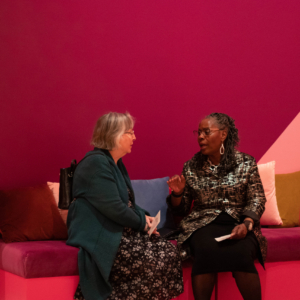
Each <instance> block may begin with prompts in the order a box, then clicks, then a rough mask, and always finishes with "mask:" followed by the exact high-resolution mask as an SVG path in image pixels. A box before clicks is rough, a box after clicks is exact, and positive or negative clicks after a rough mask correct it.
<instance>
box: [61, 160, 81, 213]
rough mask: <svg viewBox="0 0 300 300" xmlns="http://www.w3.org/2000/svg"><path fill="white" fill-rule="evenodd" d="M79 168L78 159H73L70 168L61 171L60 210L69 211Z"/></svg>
mask: <svg viewBox="0 0 300 300" xmlns="http://www.w3.org/2000/svg"><path fill="white" fill-rule="evenodd" d="M76 167H77V162H76V159H73V160H72V162H71V166H70V167H69V168H64V169H60V174H59V201H58V207H59V208H60V209H68V208H69V206H70V204H71V203H72V201H73V199H72V187H73V176H74V172H75V169H76Z"/></svg>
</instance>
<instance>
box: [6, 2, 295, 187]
mask: <svg viewBox="0 0 300 300" xmlns="http://www.w3.org/2000/svg"><path fill="white" fill-rule="evenodd" d="M299 36H300V2H299V0H289V1H284V0H281V1H280V0H275V1H274V0H265V1H255V0H253V1H248V0H247V1H240V0H232V1H222V0H219V1H218V0H213V1H202V0H200V1H199V0H191V1H179V0H172V1H171V0H164V1H156V0H151V1H147V0H145V1H141V0H131V1H129V2H128V1H127V0H126V1H125V0H124V1H123V0H118V1H102V0H90V1H70V0H64V1H61V0H52V1H40V0H27V1H24V0H2V1H1V2H0V39H1V41H0V45H1V47H0V76H1V77H0V114H1V115H0V141H1V148H0V149H1V150H0V151H1V152H0V167H1V174H0V188H11V187H16V186H20V185H31V184H36V183H40V182H45V181H47V180H50V181H57V180H58V178H59V177H58V173H59V168H60V167H63V166H67V165H68V164H69V162H70V160H71V159H72V158H77V159H80V158H81V157H82V156H83V155H84V154H85V152H86V151H88V150H89V149H90V146H89V140H90V136H91V133H92V129H93V126H94V123H95V122H96V120H97V118H98V117H99V116H100V115H101V114H103V113H105V112H108V111H120V112H124V111H126V110H128V111H129V112H130V113H131V114H132V115H133V116H135V117H136V120H137V123H136V127H135V132H136V135H137V141H136V143H135V145H134V148H133V151H132V154H130V155H128V156H127V157H125V159H124V161H125V163H126V165H127V167H128V170H129V174H130V175H131V177H132V178H133V179H145V178H154V177H162V176H166V175H173V174H174V173H178V172H180V171H181V169H182V165H183V163H184V162H185V161H186V160H188V159H189V158H191V157H192V155H193V154H194V153H195V152H196V151H198V146H197V143H196V140H195V139H194V137H193V135H192V130H193V129H195V128H197V124H198V121H199V120H200V118H201V117H202V116H204V115H206V114H209V113H211V112H214V111H220V112H225V113H228V114H229V115H231V116H232V117H234V118H235V120H236V124H237V126H238V128H239V130H240V136H241V146H240V150H242V151H244V152H248V153H249V154H251V155H253V156H254V157H255V158H256V159H257V160H258V159H260V157H262V156H263V154H264V153H265V152H266V151H267V150H268V149H269V147H270V146H271V145H272V144H273V142H274V141H275V140H276V139H277V137H278V136H279V135H280V134H281V133H282V132H283V131H284V129H285V128H286V127H287V126H288V124H289V123H290V122H291V121H292V120H293V118H294V117H295V116H296V115H297V114H298V112H299V111H300V101H299V95H300V84H299V75H300V57H299V53H300V39H299Z"/></svg>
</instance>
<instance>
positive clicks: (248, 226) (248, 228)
mask: <svg viewBox="0 0 300 300" xmlns="http://www.w3.org/2000/svg"><path fill="white" fill-rule="evenodd" d="M243 223H244V224H245V225H246V228H247V231H248V232H249V231H252V229H253V224H252V222H251V221H248V220H245V221H244V222H243Z"/></svg>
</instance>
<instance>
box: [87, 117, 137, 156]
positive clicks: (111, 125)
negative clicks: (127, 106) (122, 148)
mask: <svg viewBox="0 0 300 300" xmlns="http://www.w3.org/2000/svg"><path fill="white" fill-rule="evenodd" d="M133 126H134V119H133V117H132V116H131V115H130V113H128V112H126V113H125V114H122V113H117V112H109V113H107V114H105V115H103V116H101V117H100V118H99V119H98V121H97V123H96V126H95V128H94V133H93V137H92V141H91V145H93V146H95V147H97V148H101V149H106V150H113V149H115V148H117V147H118V145H119V140H120V138H121V136H122V134H124V132H126V131H127V130H129V129H132V128H133Z"/></svg>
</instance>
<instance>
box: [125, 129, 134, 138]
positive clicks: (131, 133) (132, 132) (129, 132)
mask: <svg viewBox="0 0 300 300" xmlns="http://www.w3.org/2000/svg"><path fill="white" fill-rule="evenodd" d="M125 133H128V134H130V135H131V136H132V137H133V136H134V135H135V134H134V130H132V131H126V132H124V134H125Z"/></svg>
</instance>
